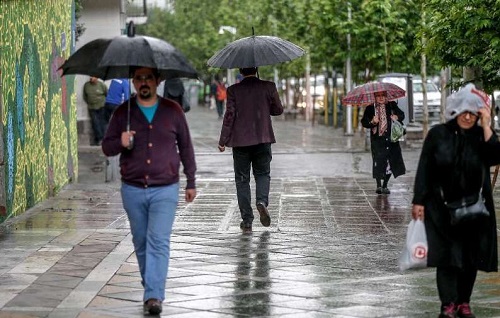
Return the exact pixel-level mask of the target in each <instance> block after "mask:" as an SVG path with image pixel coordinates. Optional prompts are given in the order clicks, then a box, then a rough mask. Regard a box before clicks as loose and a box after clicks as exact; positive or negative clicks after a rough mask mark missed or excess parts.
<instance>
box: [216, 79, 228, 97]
mask: <svg viewBox="0 0 500 318" xmlns="http://www.w3.org/2000/svg"><path fill="white" fill-rule="evenodd" d="M216 98H217V100H218V101H224V100H226V98H227V93H226V86H224V84H220V83H219V84H217V91H216Z"/></svg>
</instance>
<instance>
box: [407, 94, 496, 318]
mask: <svg viewBox="0 0 500 318" xmlns="http://www.w3.org/2000/svg"><path fill="white" fill-rule="evenodd" d="M490 111H491V110H490V106H489V99H488V96H487V95H486V94H485V93H484V92H482V91H479V90H477V89H476V88H475V87H474V85H473V84H469V85H467V86H466V87H464V88H462V89H461V90H460V91H458V92H456V93H454V94H452V95H450V96H449V97H448V98H447V101H446V114H447V119H448V121H447V122H446V123H444V124H440V125H437V126H434V127H433V128H432V129H431V130H430V131H429V133H428V135H427V137H426V138H425V141H424V145H423V148H422V153H421V155H420V161H419V164H418V169H417V174H416V177H415V185H414V196H413V200H412V203H413V209H412V217H413V218H414V219H424V222H425V228H426V233H427V241H428V245H429V252H428V255H427V265H428V266H430V267H436V268H437V270H436V282H437V289H438V293H439V299H440V300H441V313H440V315H439V317H456V315H458V317H467V318H471V317H475V315H474V314H473V313H472V311H471V308H470V305H469V302H470V298H471V294H472V290H473V287H474V283H475V280H476V275H477V271H478V270H482V271H486V272H491V271H497V269H498V255H497V234H496V231H497V230H496V217H495V207H494V205H493V197H492V189H491V181H490V166H492V165H497V164H499V163H500V143H499V141H498V137H497V136H496V134H495V133H494V132H493V131H492V129H491V127H490V125H491V115H490ZM478 122H479V123H480V125H478V124H477V123H478ZM481 195H482V197H483V198H484V200H485V206H486V208H487V210H488V211H489V213H490V215H489V217H484V218H483V219H477V220H471V221H470V222H467V223H464V224H462V225H452V224H451V217H450V211H449V209H448V207H447V204H448V205H451V204H452V203H453V202H454V201H457V200H458V201H460V202H462V200H465V198H467V197H470V196H473V197H475V199H474V200H475V202H477V200H480V196H481Z"/></svg>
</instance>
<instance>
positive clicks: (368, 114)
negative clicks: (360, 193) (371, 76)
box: [361, 102, 406, 179]
mask: <svg viewBox="0 0 500 318" xmlns="http://www.w3.org/2000/svg"><path fill="white" fill-rule="evenodd" d="M385 111H386V116H387V130H386V131H385V133H384V134H383V135H382V136H379V134H378V124H371V123H370V122H371V120H372V119H373V117H374V116H375V107H374V105H369V106H366V108H365V111H364V113H363V118H361V125H362V126H363V127H365V128H367V129H369V130H370V141H371V143H370V144H371V151H372V157H373V170H372V173H373V178H377V179H382V178H384V176H385V174H386V167H387V160H389V163H390V165H391V171H392V174H393V175H394V177H395V178H396V177H398V176H400V175H403V174H405V173H406V167H405V163H404V161H403V155H402V152H401V146H400V145H399V142H391V127H392V120H391V114H395V115H397V116H398V121H400V122H401V123H402V122H403V120H404V119H405V114H404V112H403V111H402V110H401V109H400V108H399V107H398V105H397V104H396V102H388V103H387V104H386V107H385ZM374 127H377V129H376V130H375V133H374V132H373V131H372V128H374Z"/></svg>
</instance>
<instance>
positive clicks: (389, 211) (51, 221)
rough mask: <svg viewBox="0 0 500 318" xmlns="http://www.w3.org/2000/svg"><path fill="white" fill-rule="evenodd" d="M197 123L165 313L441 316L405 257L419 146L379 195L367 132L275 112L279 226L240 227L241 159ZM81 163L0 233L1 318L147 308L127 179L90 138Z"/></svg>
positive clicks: (495, 294)
mask: <svg viewBox="0 0 500 318" xmlns="http://www.w3.org/2000/svg"><path fill="white" fill-rule="evenodd" d="M187 117H188V119H189V122H190V126H191V130H192V137H193V141H194V144H195V150H196V156H197V163H198V174H197V186H198V197H197V198H196V200H195V201H194V202H193V203H189V204H186V203H185V202H183V199H181V202H180V205H179V209H178V214H177V218H176V221H175V225H174V233H173V235H172V244H171V248H172V252H171V261H170V269H169V273H168V280H167V291H166V301H165V303H164V312H163V313H162V316H168V317H176V318H177V317H203V318H205V317H436V316H437V313H438V308H439V302H438V298H437V292H436V288H435V282H434V271H433V270H432V269H423V270H418V271H407V272H400V271H399V270H398V265H397V259H398V257H399V254H400V251H401V248H402V244H403V241H404V236H405V230H406V226H407V224H408V222H409V221H410V207H411V196H412V184H413V179H414V174H415V168H416V164H417V161H418V156H419V151H420V149H419V148H418V147H410V145H409V144H408V145H407V147H405V148H404V150H403V156H404V158H405V163H406V165H407V169H408V173H407V174H406V175H404V176H402V177H399V178H397V179H391V181H390V183H389V187H390V189H391V191H392V193H391V194H390V195H388V196H380V195H376V194H375V185H374V181H373V179H372V178H371V156H370V154H369V152H367V151H365V138H364V135H363V134H362V133H360V132H356V133H355V134H354V136H349V137H347V136H344V134H343V131H342V130H341V129H333V128H331V127H324V126H319V125H316V126H312V125H311V124H310V123H305V122H304V121H302V120H295V121H294V120H291V121H285V120H283V119H282V118H277V119H276V120H275V124H274V125H275V130H276V137H277V140H278V143H277V144H276V145H274V146H273V162H272V181H271V194H270V201H271V202H270V205H269V211H270V213H271V217H272V224H271V227H269V228H264V227H262V226H261V225H260V224H258V218H257V219H256V221H257V222H254V230H253V233H252V234H241V232H240V229H239V222H240V219H239V211H238V208H237V202H236V195H235V186H234V181H233V175H232V157H231V154H230V152H226V153H219V152H218V150H217V141H218V133H219V129H220V125H221V121H219V120H218V119H217V115H216V113H215V111H210V110H208V109H206V108H203V107H199V108H194V109H193V110H192V111H191V112H190V113H188V114H187ZM79 160H80V179H79V182H78V183H75V184H70V185H68V186H67V187H65V188H64V189H63V190H62V191H61V192H60V193H59V194H58V195H57V196H56V197H53V198H50V199H48V200H46V201H44V202H42V203H40V204H38V205H37V206H35V207H34V208H32V209H30V210H29V211H27V212H26V213H25V214H24V215H22V216H20V217H18V218H16V219H12V220H9V221H8V222H6V223H5V224H4V225H3V226H2V227H0V253H1V255H2V256H1V257H0V260H1V261H0V317H1V318H4V317H16V318H21V317H23V318H24V317H54V318H55V317H61V318H62V317H64V318H71V317H79V318H91V317H102V318H107V317H143V316H144V313H143V309H142V302H141V300H142V287H141V284H140V275H139V271H138V266H137V262H136V259H135V255H134V254H133V247H132V243H131V236H130V231H129V226H128V222H127V219H126V215H125V213H124V211H123V209H122V205H121V199H120V194H119V183H118V182H104V180H105V177H104V169H105V158H104V157H103V156H102V154H101V153H100V150H99V149H98V148H96V147H84V146H82V147H81V148H80V158H79ZM183 184H185V183H183ZM495 192H498V190H495ZM180 195H181V198H183V193H181V194H180ZM496 197H498V195H496ZM496 204H497V206H499V204H500V203H499V202H496ZM499 287H500V275H499V274H498V273H490V274H485V273H480V274H479V276H478V281H477V284H476V288H475V290H474V293H473V300H472V302H471V305H472V308H473V310H474V311H475V312H476V314H477V316H478V317H500V288H499Z"/></svg>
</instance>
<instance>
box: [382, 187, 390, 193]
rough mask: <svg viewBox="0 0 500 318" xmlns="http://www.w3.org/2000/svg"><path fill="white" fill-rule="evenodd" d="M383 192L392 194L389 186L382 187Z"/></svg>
mask: <svg viewBox="0 0 500 318" xmlns="http://www.w3.org/2000/svg"><path fill="white" fill-rule="evenodd" d="M382 193H383V194H391V190H389V189H387V188H382Z"/></svg>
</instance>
